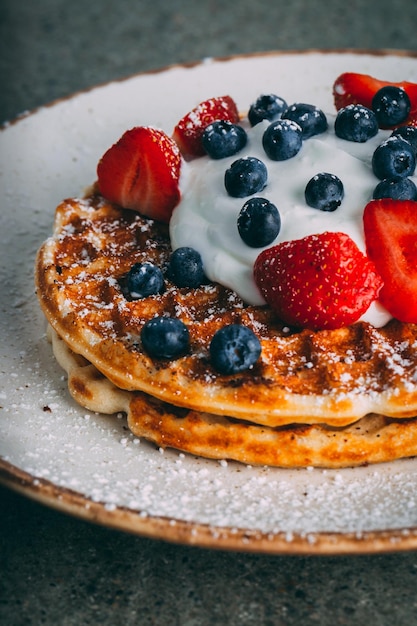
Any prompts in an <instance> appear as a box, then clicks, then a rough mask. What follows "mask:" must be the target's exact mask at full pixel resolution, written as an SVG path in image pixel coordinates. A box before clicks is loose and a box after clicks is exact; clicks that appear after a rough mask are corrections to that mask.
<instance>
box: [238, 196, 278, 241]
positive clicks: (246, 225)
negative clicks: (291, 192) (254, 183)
mask: <svg viewBox="0 0 417 626" xmlns="http://www.w3.org/2000/svg"><path fill="white" fill-rule="evenodd" d="M237 227H238V230H239V235H240V236H241V238H242V240H243V241H244V242H245V243H246V244H247V245H248V246H250V247H251V248H263V247H264V246H267V245H269V244H270V243H272V242H273V241H274V239H275V238H276V237H277V235H278V233H279V231H280V228H281V217H280V214H279V211H278V209H277V207H276V206H275V204H272V202H270V201H269V200H266V199H265V198H259V197H257V196H256V197H255V198H250V199H249V200H247V201H246V202H245V204H244V205H243V207H242V209H241V211H240V213H239V217H238V219H237Z"/></svg>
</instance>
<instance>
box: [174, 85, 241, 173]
mask: <svg viewBox="0 0 417 626" xmlns="http://www.w3.org/2000/svg"><path fill="white" fill-rule="evenodd" d="M217 120H228V121H229V122H232V123H233V124H237V123H238V122H239V112H238V110H237V106H236V103H235V102H234V100H233V99H232V98H231V97H230V96H219V97H218V98H209V99H208V100H204V102H201V103H200V104H199V105H198V106H196V107H195V108H194V109H193V110H192V111H190V112H189V113H187V115H184V117H183V118H181V120H180V121H179V122H178V124H177V125H176V127H175V129H174V132H173V135H172V136H173V139H174V140H175V141H176V142H177V144H178V146H179V149H180V151H181V153H182V155H183V157H184V158H185V159H186V160H187V161H190V160H191V159H194V158H196V157H199V156H203V155H204V154H205V150H204V147H203V143H202V136H203V132H204V129H205V128H206V126H208V125H209V124H212V123H213V122H216V121H217Z"/></svg>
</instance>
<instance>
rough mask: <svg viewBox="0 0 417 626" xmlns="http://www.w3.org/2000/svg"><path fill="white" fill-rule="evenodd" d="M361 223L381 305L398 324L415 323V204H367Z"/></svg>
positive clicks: (416, 215) (416, 235) (412, 202)
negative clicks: (380, 282)
mask: <svg viewBox="0 0 417 626" xmlns="http://www.w3.org/2000/svg"><path fill="white" fill-rule="evenodd" d="M363 223H364V229H365V241H366V248H367V254H368V256H369V258H370V259H372V260H373V262H374V264H375V266H376V268H377V270H378V272H379V273H380V275H381V276H382V278H383V281H384V286H383V287H382V289H381V293H380V294H379V300H380V302H381V304H383V305H384V306H385V308H386V309H387V310H388V311H389V312H390V313H391V315H393V316H394V317H396V318H397V319H398V320H400V321H401V322H412V323H414V324H415V323H417V202H415V201H413V200H392V199H390V198H384V199H381V200H371V202H369V203H368V204H367V205H366V207H365V211H364V214H363Z"/></svg>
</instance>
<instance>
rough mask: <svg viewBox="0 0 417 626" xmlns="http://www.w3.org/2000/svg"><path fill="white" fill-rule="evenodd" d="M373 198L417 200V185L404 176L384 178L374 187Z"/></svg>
mask: <svg viewBox="0 0 417 626" xmlns="http://www.w3.org/2000/svg"><path fill="white" fill-rule="evenodd" d="M372 197H373V199H374V200H379V199H380V198H392V199H393V200H417V187H416V186H415V184H414V183H413V181H412V180H410V179H409V178H406V177H404V176H393V177H392V178H385V179H384V180H381V182H380V183H378V185H377V186H376V187H375V189H374V193H373V196H372Z"/></svg>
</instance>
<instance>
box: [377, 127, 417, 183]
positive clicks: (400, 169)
mask: <svg viewBox="0 0 417 626" xmlns="http://www.w3.org/2000/svg"><path fill="white" fill-rule="evenodd" d="M415 168H416V157H415V155H414V151H413V148H412V147H411V144H410V143H409V142H408V141H406V140H405V139H402V138H401V137H395V136H394V137H389V138H388V139H386V141H383V142H382V143H381V145H379V146H378V147H377V149H376V150H375V152H374V154H373V156H372V169H373V172H374V174H375V176H376V177H377V178H379V179H380V180H383V179H384V178H392V177H393V176H412V175H413V173H414V170H415Z"/></svg>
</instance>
